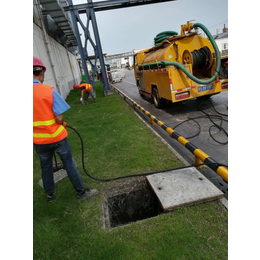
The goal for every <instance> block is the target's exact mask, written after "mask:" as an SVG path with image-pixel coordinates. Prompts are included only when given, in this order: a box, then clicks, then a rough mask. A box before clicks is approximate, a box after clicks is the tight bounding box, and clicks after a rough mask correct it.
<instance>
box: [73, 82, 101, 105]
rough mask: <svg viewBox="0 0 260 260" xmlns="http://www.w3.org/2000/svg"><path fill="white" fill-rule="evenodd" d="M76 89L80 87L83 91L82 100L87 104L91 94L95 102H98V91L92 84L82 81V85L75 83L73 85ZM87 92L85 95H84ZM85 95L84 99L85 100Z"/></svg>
mask: <svg viewBox="0 0 260 260" xmlns="http://www.w3.org/2000/svg"><path fill="white" fill-rule="evenodd" d="M73 88H74V89H78V90H80V91H81V97H80V102H81V103H82V104H83V105H85V101H86V102H87V100H88V98H89V96H91V97H92V98H93V100H94V103H97V100H96V92H95V90H94V88H93V87H92V85H91V84H87V83H85V82H82V83H81V84H80V85H77V84H74V85H73ZM84 93H85V96H84ZM83 97H84V100H85V101H84V100H83Z"/></svg>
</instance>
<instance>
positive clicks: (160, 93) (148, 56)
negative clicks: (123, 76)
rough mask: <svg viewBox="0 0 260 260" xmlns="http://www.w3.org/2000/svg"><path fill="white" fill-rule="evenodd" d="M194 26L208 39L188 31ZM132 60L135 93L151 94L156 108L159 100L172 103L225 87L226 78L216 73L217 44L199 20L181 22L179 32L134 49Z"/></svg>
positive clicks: (224, 88) (214, 92) (210, 93)
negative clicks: (138, 50)
mask: <svg viewBox="0 0 260 260" xmlns="http://www.w3.org/2000/svg"><path fill="white" fill-rule="evenodd" d="M195 28H201V29H202V30H203V31H204V32H205V34H206V35H207V36H208V39H209V40H208V39H206V38H204V37H202V36H201V35H199V34H198V33H197V32H196V31H195V32H191V30H192V29H195ZM185 31H188V33H187V34H185ZM173 33H174V32H173ZM157 37H158V36H157ZM134 59H135V77H136V83H137V86H138V88H139V92H140V94H141V95H147V96H149V97H153V98H154V100H155V101H157V102H155V106H156V107H160V106H161V105H162V103H163V102H162V101H163V100H170V101H172V102H173V103H174V102H178V101H184V100H187V99H191V98H194V97H201V96H205V95H212V94H217V93H219V92H221V91H224V90H227V87H228V80H227V78H225V77H221V76H220V75H219V74H220V73H219V72H220V68H221V57H220V53H219V50H218V47H217V44H216V42H215V40H214V39H213V37H212V35H211V34H210V32H209V31H208V29H207V28H206V27H205V26H204V25H202V24H200V23H195V24H191V23H189V22H188V23H187V24H186V25H182V29H181V34H180V35H176V34H173V36H171V37H168V38H167V37H166V40H165V38H163V39H162V41H161V42H158V41H157V43H156V45H155V46H154V47H152V48H149V49H145V50H143V51H140V52H138V53H137V54H136V55H135V57H134ZM223 83H224V84H223ZM153 93H155V94H153ZM157 99H158V100H157Z"/></svg>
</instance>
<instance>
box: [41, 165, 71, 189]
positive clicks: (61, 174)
mask: <svg viewBox="0 0 260 260" xmlns="http://www.w3.org/2000/svg"><path fill="white" fill-rule="evenodd" d="M66 177H68V174H67V172H66V170H64V169H61V170H59V171H56V172H54V173H53V179H54V183H57V182H58V181H61V180H63V179H65V178H66ZM38 184H39V185H40V186H41V187H42V188H43V183H42V179H40V180H39V181H38Z"/></svg>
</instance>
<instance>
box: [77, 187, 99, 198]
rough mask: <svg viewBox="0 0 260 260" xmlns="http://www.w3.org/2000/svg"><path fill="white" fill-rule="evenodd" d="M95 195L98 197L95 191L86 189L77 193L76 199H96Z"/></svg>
mask: <svg viewBox="0 0 260 260" xmlns="http://www.w3.org/2000/svg"><path fill="white" fill-rule="evenodd" d="M97 195H98V190H97V189H93V190H90V189H88V188H86V189H83V190H81V191H78V193H77V197H78V200H79V201H82V200H87V199H90V198H93V197H96V196H97Z"/></svg>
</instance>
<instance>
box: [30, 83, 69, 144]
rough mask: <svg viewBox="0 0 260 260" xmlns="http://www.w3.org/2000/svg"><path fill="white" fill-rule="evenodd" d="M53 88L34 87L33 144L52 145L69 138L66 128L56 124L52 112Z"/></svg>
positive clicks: (35, 85)
mask: <svg viewBox="0 0 260 260" xmlns="http://www.w3.org/2000/svg"><path fill="white" fill-rule="evenodd" d="M52 89H53V87H51V86H46V85H43V84H34V85H33V143H34V144H52V143H56V142H58V141H60V140H62V139H63V138H65V137H67V136H68V133H67V130H66V129H65V128H64V126H62V125H60V124H58V123H56V121H55V115H54V113H53V111H52V105H53V96H52Z"/></svg>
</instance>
